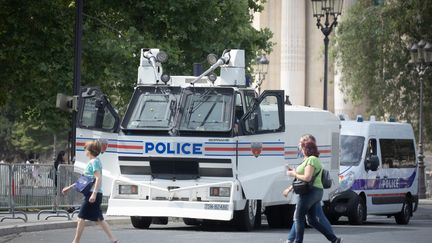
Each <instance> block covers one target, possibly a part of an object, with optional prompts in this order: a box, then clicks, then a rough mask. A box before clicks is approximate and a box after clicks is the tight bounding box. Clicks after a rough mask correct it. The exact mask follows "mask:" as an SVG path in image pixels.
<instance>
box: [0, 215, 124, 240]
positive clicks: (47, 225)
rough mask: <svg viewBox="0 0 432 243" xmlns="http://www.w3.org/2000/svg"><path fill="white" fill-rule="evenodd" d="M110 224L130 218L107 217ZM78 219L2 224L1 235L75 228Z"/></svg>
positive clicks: (90, 224)
mask: <svg viewBox="0 0 432 243" xmlns="http://www.w3.org/2000/svg"><path fill="white" fill-rule="evenodd" d="M105 221H106V222H108V223H109V224H110V225H119V224H129V223H130V219H129V218H127V219H126V218H118V219H106V220H105ZM96 224H97V223H96V222H89V221H86V226H93V225H96ZM75 227H76V220H70V221H67V222H38V223H25V224H16V225H12V226H3V227H1V226H0V236H5V235H10V234H19V233H24V232H35V231H44V230H55V229H67V228H75Z"/></svg>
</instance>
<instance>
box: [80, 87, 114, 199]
mask: <svg viewBox="0 0 432 243" xmlns="http://www.w3.org/2000/svg"><path fill="white" fill-rule="evenodd" d="M119 124H120V118H119V116H118V114H117V112H116V111H115V110H114V108H113V107H112V105H111V103H110V102H109V100H108V98H107V96H106V95H105V94H104V93H102V92H101V90H100V89H99V88H97V87H84V88H82V89H81V94H80V98H79V103H78V122H77V129H76V134H77V135H76V136H77V137H76V145H75V146H76V147H75V154H76V158H75V164H74V165H75V171H77V172H79V173H82V172H83V170H84V168H85V166H86V165H87V162H88V158H87V157H86V156H85V153H84V145H85V143H86V142H87V141H91V140H94V139H101V141H102V143H103V148H102V151H103V153H101V154H100V155H99V158H100V159H101V161H102V166H103V171H102V175H103V176H104V183H103V191H104V194H106V195H109V194H110V191H111V188H110V186H111V182H112V178H114V175H118V174H119V169H118V163H117V162H116V161H117V136H118V135H117V134H118V131H119Z"/></svg>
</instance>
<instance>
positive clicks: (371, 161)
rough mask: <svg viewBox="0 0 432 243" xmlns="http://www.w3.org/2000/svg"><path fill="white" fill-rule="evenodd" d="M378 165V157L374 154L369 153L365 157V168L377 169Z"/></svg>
mask: <svg viewBox="0 0 432 243" xmlns="http://www.w3.org/2000/svg"><path fill="white" fill-rule="evenodd" d="M378 166H379V159H378V156H376V155H371V156H370V157H369V158H367V159H366V170H371V171H377V170H378Z"/></svg>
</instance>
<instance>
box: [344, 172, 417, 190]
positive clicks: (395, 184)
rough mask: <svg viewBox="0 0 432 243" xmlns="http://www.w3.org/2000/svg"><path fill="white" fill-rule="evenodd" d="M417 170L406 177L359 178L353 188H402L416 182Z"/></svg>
mask: <svg viewBox="0 0 432 243" xmlns="http://www.w3.org/2000/svg"><path fill="white" fill-rule="evenodd" d="M415 178H416V171H415V170H414V172H413V173H412V175H411V176H409V177H406V178H380V179H358V180H355V181H354V183H353V185H352V187H351V188H352V189H353V190H376V189H400V188H409V187H411V186H412V184H413V183H414V180H415Z"/></svg>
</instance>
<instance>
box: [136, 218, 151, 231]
mask: <svg viewBox="0 0 432 243" xmlns="http://www.w3.org/2000/svg"><path fill="white" fill-rule="evenodd" d="M131 222H132V225H133V227H135V228H137V229H148V227H150V224H151V223H152V217H141V216H131Z"/></svg>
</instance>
